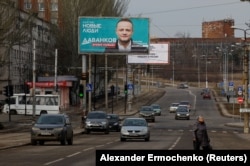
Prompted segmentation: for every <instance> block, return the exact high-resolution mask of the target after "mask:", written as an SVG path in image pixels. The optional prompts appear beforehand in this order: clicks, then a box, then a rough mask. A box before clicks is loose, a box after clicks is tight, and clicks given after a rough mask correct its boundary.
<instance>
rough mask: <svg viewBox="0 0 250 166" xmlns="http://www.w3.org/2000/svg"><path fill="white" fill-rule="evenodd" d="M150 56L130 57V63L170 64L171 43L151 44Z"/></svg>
mask: <svg viewBox="0 0 250 166" xmlns="http://www.w3.org/2000/svg"><path fill="white" fill-rule="evenodd" d="M149 48H150V49H149V54H144V55H128V63H129V64H131V63H138V64H140V63H143V64H168V63H169V43H162V44H150V47H149Z"/></svg>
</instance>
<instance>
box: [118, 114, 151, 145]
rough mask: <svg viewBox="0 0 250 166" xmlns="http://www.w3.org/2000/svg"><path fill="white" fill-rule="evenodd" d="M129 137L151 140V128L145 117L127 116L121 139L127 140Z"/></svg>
mask: <svg viewBox="0 0 250 166" xmlns="http://www.w3.org/2000/svg"><path fill="white" fill-rule="evenodd" d="M127 139H144V140H145V141H149V139H150V130H149V127H148V123H147V121H146V120H145V119H144V118H126V119H125V120H124V121H123V124H122V127H121V133H120V140H121V141H126V140H127Z"/></svg>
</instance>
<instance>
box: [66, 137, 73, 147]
mask: <svg viewBox="0 0 250 166" xmlns="http://www.w3.org/2000/svg"><path fill="white" fill-rule="evenodd" d="M67 142H68V145H73V135H72V136H71V138H70V139H67Z"/></svg>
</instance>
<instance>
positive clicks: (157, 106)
mask: <svg viewBox="0 0 250 166" xmlns="http://www.w3.org/2000/svg"><path fill="white" fill-rule="evenodd" d="M152 107H153V108H154V109H159V108H160V106H159V105H152Z"/></svg>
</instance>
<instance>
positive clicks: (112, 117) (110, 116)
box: [107, 115, 118, 120]
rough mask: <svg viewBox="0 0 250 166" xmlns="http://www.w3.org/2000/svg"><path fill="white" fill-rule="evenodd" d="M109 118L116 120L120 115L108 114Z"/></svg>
mask: <svg viewBox="0 0 250 166" xmlns="http://www.w3.org/2000/svg"><path fill="white" fill-rule="evenodd" d="M107 118H108V119H113V120H115V119H118V115H107Z"/></svg>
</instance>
